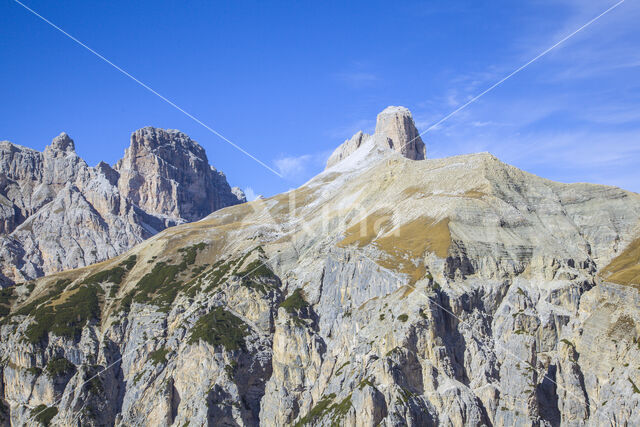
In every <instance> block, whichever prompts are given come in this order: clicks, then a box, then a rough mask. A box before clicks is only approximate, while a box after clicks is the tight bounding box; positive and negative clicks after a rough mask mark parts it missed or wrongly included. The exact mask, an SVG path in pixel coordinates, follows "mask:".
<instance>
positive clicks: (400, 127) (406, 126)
mask: <svg viewBox="0 0 640 427" xmlns="http://www.w3.org/2000/svg"><path fill="white" fill-rule="evenodd" d="M369 138H371V139H372V140H373V144H374V145H375V146H376V147H377V148H379V149H381V150H393V151H395V152H397V153H400V154H401V155H402V156H403V157H406V158H407V159H411V160H424V159H425V158H426V155H427V150H426V147H425V145H424V142H422V138H420V133H419V132H418V129H416V126H415V124H414V122H413V117H412V116H411V112H410V111H409V110H408V109H407V108H405V107H394V106H391V107H387V108H385V109H384V110H383V111H382V112H381V113H380V114H378V118H377V121H376V130H375V133H374V134H373V135H368V134H366V133H363V132H362V131H360V132H358V133H356V134H355V135H354V136H352V137H351V139H348V140H346V141H345V142H344V143H343V144H342V145H340V146H339V147H338V148H336V150H335V151H334V152H333V153H332V154H331V156H330V157H329V160H328V161H327V169H328V168H330V167H331V166H334V165H335V164H337V163H339V162H340V161H342V160H344V159H346V158H347V157H349V156H350V155H351V154H353V153H354V152H355V151H356V150H357V149H358V148H360V147H361V146H362V145H363V144H364V142H365V141H367V140H368V139H369Z"/></svg>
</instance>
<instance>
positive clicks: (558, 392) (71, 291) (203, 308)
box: [0, 140, 640, 426]
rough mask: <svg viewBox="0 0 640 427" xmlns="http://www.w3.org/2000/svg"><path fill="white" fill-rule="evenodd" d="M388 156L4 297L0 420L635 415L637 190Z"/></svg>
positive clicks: (525, 421)
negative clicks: (551, 179)
mask: <svg viewBox="0 0 640 427" xmlns="http://www.w3.org/2000/svg"><path fill="white" fill-rule="evenodd" d="M378 148H379V147H377V146H375V145H374V144H373V140H369V142H364V143H363V144H361V146H360V147H359V148H358V149H356V151H354V153H352V155H351V156H350V157H351V159H352V160H353V159H360V160H361V161H358V162H355V161H350V162H345V161H343V162H339V163H337V164H336V165H334V166H333V167H331V168H329V170H327V171H326V172H324V173H322V174H320V175H319V176H317V177H316V178H314V179H313V180H311V181H309V182H308V183H307V184H305V185H304V186H302V187H300V188H299V189H297V190H294V191H290V192H287V193H285V194H281V195H278V196H275V197H272V198H268V199H262V200H256V201H254V202H251V203H245V204H242V205H238V206H233V207H230V208H227V209H224V210H221V211H216V212H214V213H213V214H211V215H209V216H208V217H207V218H205V219H203V220H202V221H199V222H197V223H191V224H184V225H181V226H179V227H172V228H169V229H167V230H165V231H163V232H161V233H159V234H158V235H156V236H154V238H152V239H149V240H147V241H145V242H143V243H142V244H140V245H137V246H136V247H134V248H133V249H132V250H130V251H129V252H127V253H125V254H123V255H121V256H119V257H117V258H114V259H111V260H109V261H107V262H104V263H101V264H97V265H92V266H89V267H85V268H82V269H77V270H71V271H67V272H62V273H59V274H55V275H51V276H48V277H44V278H41V279H39V280H37V281H35V282H34V283H31V284H21V285H20V286H16V287H13V288H11V291H9V292H6V293H3V294H2V299H0V313H1V315H2V316H5V318H6V319H5V321H3V322H2V324H1V326H0V343H1V344H0V361H1V362H0V376H1V379H2V381H0V384H2V388H1V389H0V403H2V405H3V410H2V411H0V414H2V417H4V420H6V422H7V423H8V422H11V423H12V424H14V425H23V424H27V425H28V424H34V423H35V420H42V419H43V418H42V417H44V416H45V415H46V416H47V418H46V420H48V421H50V422H51V424H52V425H96V426H97V425H117V426H125V425H162V426H169V425H178V426H183V425H186V424H187V422H188V424H189V425H249V426H257V425H278V426H280V425H292V424H293V425H314V426H315V425H319V426H330V425H350V426H374V425H383V426H401V425H410V426H422V425H444V426H467V425H471V426H483V425H498V426H507V425H508V426H511V425H542V426H557V425H570V426H573V425H576V426H577V425H590V426H591V425H592V426H599V425H638V424H639V423H640V388H639V387H640V370H639V369H638V366H639V361H640V346H639V345H638V342H639V340H640V338H639V337H640V308H639V307H640V294H639V293H638V288H640V284H638V283H637V277H638V275H637V268H638V265H639V264H640V251H639V250H638V248H640V243H639V242H640V195H638V194H635V193H631V192H627V191H624V190H621V189H618V188H614V187H606V186H600V185H590V184H560V183H555V182H551V181H548V180H545V179H542V178H539V177H536V176H533V175H531V174H528V173H525V172H522V171H520V170H518V169H516V168H514V167H511V166H509V165H506V164H504V163H502V162H500V161H499V160H498V159H496V158H495V157H493V156H491V155H490V154H486V153H481V154H473V155H465V156H456V157H452V158H445V159H435V160H433V159H429V160H424V161H413V160H410V159H407V158H405V157H404V156H403V155H402V154H401V153H398V152H395V151H389V150H382V149H380V150H379V149H378ZM356 153H359V154H356ZM354 156H355V157H354ZM65 200H66V199H65ZM80 301H83V302H84V303H83V304H79V302H80Z"/></svg>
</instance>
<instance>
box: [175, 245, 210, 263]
mask: <svg viewBox="0 0 640 427" xmlns="http://www.w3.org/2000/svg"><path fill="white" fill-rule="evenodd" d="M206 247H207V245H206V244H204V243H202V242H201V243H198V244H195V245H192V246H188V247H186V248H180V249H178V252H181V253H182V262H184V263H186V265H187V266H189V265H193V264H194V263H195V262H196V256H197V255H198V252H199V251H201V250H203V249H204V248H206Z"/></svg>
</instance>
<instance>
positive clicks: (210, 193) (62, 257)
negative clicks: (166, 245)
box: [0, 128, 244, 284]
mask: <svg viewBox="0 0 640 427" xmlns="http://www.w3.org/2000/svg"><path fill="white" fill-rule="evenodd" d="M243 201H244V196H243V194H241V192H240V193H237V192H236V193H234V192H232V189H231V188H230V187H229V184H228V183H227V182H226V179H225V178H224V175H222V174H221V173H218V172H217V171H215V169H213V168H212V167H211V166H209V163H208V160H207V156H206V154H205V152H204V150H203V149H202V147H200V145H198V144H197V143H196V142H194V141H192V140H191V139H189V138H188V137H187V136H186V135H184V134H183V133H180V132H178V131H171V130H170V131H165V130H162V129H154V128H144V129H141V130H138V131H136V132H134V133H133V135H132V137H131V147H129V148H128V149H127V150H126V153H125V157H124V158H123V159H122V160H120V161H119V162H118V164H117V166H116V168H112V167H111V166H109V165H108V164H106V163H104V162H100V163H99V164H98V165H97V166H96V167H89V166H88V165H87V164H86V162H85V161H84V160H82V159H81V158H80V157H79V156H78V155H77V154H76V152H75V145H74V142H73V140H72V139H71V138H70V137H69V136H68V135H67V134H65V133H62V134H60V135H59V136H57V137H56V138H54V139H53V141H52V142H51V145H49V146H47V147H46V149H45V150H44V152H43V153H40V152H37V151H35V150H32V149H29V148H25V147H21V146H19V145H15V144H12V143H10V142H8V141H3V142H1V143H0V204H1V208H0V220H1V221H0V231H2V235H0V260H1V268H2V277H1V278H2V283H3V284H8V283H12V282H16V281H23V280H29V279H33V278H35V277H39V276H42V275H43V274H48V273H52V272H56V271H61V270H64V269H70V268H75V267H80V266H84V265H88V264H92V263H95V262H99V261H103V260H105V259H108V258H111V257H114V256H116V255H119V254H121V253H122V252H124V251H126V250H128V249H129V248H131V247H132V246H134V245H135V244H137V243H140V242H141V241H142V240H144V239H146V238H148V237H150V236H152V235H154V234H156V233H157V232H158V231H160V230H163V229H165V228H166V227H169V226H172V225H175V224H181V223H184V222H189V221H195V220H198V219H200V218H202V217H204V216H206V215H208V214H209V213H211V212H213V211H214V210H217V209H220V208H222V207H225V206H231V205H233V204H238V203H240V202H243Z"/></svg>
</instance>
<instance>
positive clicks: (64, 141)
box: [44, 132, 76, 155]
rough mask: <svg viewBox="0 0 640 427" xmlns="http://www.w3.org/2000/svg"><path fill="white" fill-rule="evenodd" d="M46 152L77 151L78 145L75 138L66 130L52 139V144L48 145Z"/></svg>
mask: <svg viewBox="0 0 640 427" xmlns="http://www.w3.org/2000/svg"><path fill="white" fill-rule="evenodd" d="M44 152H45V154H54V155H55V154H58V153H75V152H76V146H75V144H74V142H73V139H71V137H70V136H69V135H67V133H66V132H61V133H60V135H58V136H56V137H55V138H53V140H51V144H50V145H47V148H45V150H44Z"/></svg>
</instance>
